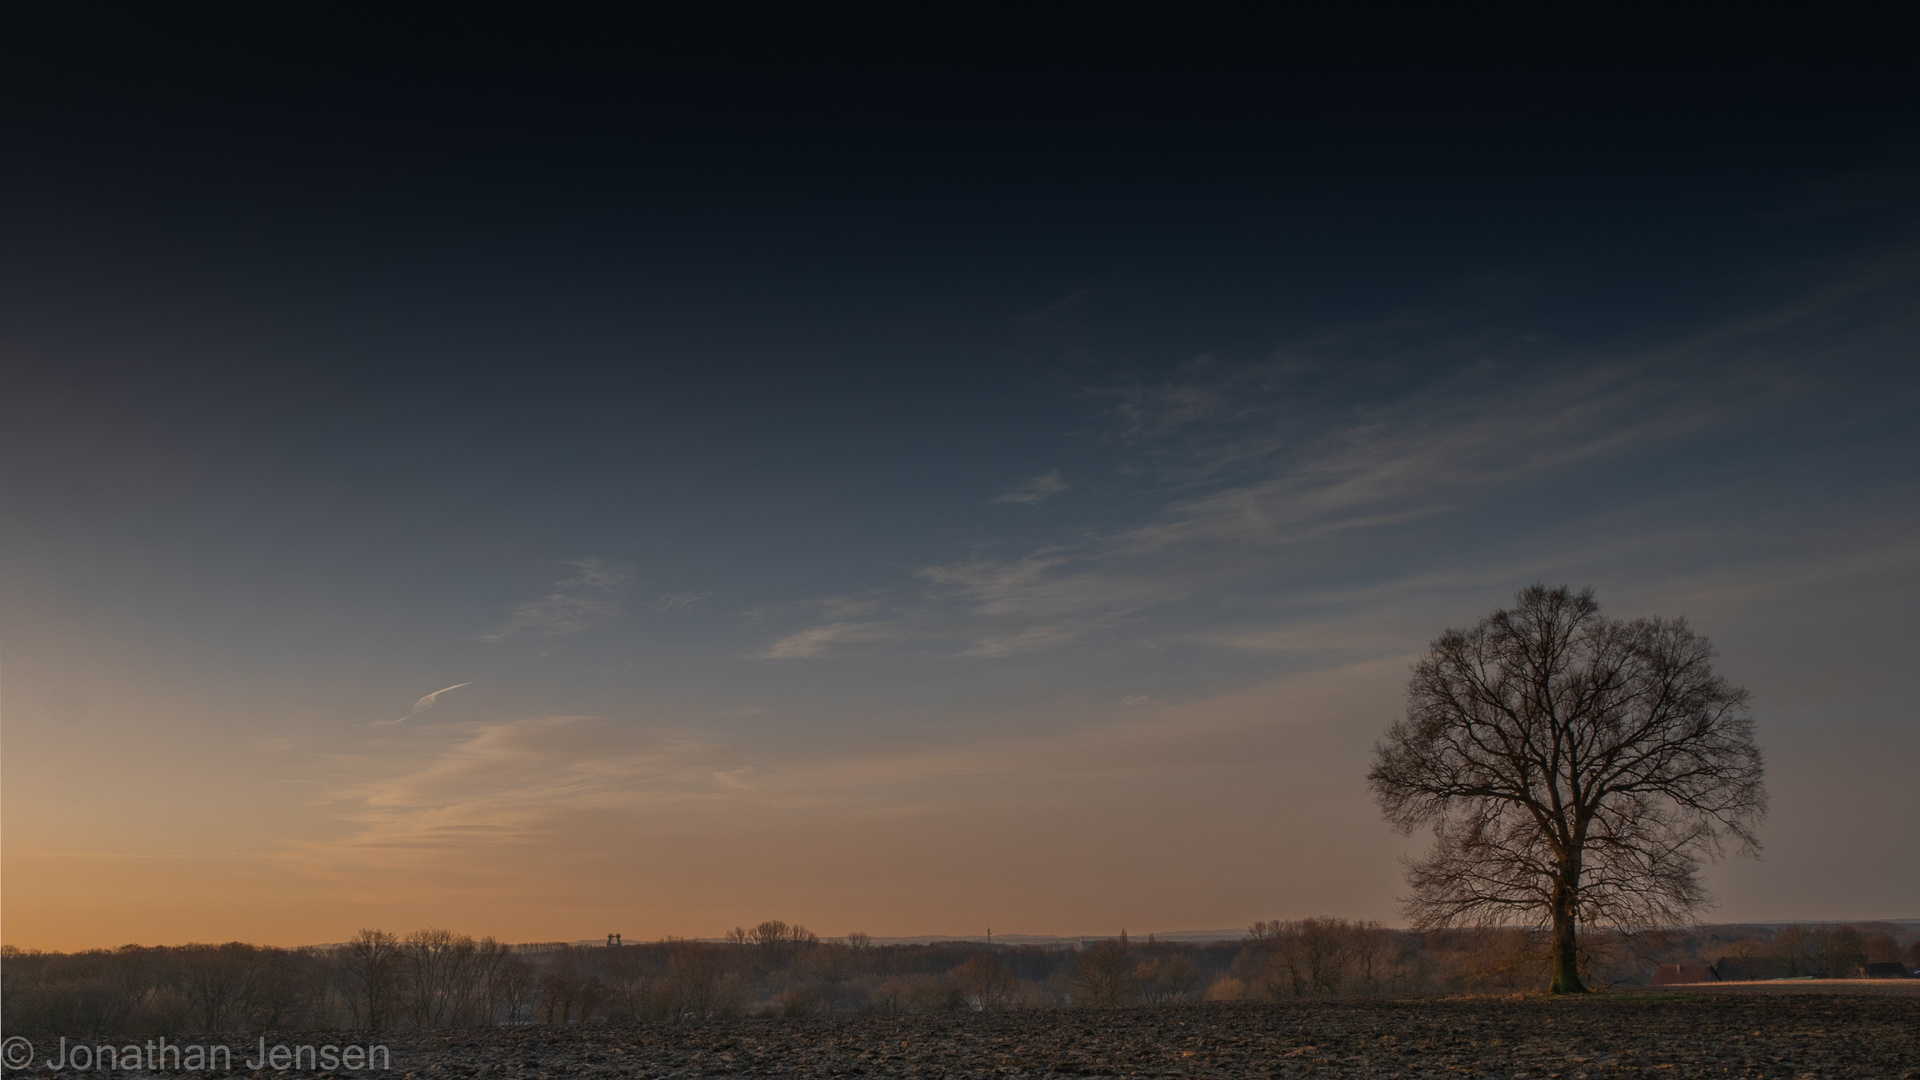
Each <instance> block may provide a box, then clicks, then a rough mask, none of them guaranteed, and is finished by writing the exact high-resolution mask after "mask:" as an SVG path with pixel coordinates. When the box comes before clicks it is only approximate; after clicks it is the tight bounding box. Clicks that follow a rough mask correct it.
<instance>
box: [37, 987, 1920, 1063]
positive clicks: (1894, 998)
mask: <svg viewBox="0 0 1920 1080" xmlns="http://www.w3.org/2000/svg"><path fill="white" fill-rule="evenodd" d="M231 1041H232V1042H233V1043H234V1044H235V1045H236V1046H239V1045H241V1044H242V1042H243V1040H240V1039H237V1038H236V1039H233V1040H231ZM276 1041H280V1042H288V1043H312V1042H316V1041H325V1042H334V1043H344V1042H348V1041H351V1042H355V1043H360V1044H365V1043H366V1042H368V1041H369V1039H368V1035H367V1033H364V1032H361V1033H351V1034H349V1033H333V1034H329V1035H302V1036H298V1037H295V1036H280V1037H275V1036H268V1043H269V1045H271V1044H272V1043H274V1042H276ZM374 1041H379V1042H384V1043H386V1044H387V1045H388V1046H389V1047H391V1049H392V1053H393V1066H394V1070H393V1073H391V1074H387V1075H388V1076H389V1077H392V1076H394V1075H400V1076H403V1077H405V1078H407V1080H466V1078H474V1080H496V1078H497V1080H540V1078H544V1077H563V1076H569V1077H571V1076H583V1077H607V1078H609V1080H612V1078H616V1077H620V1078H624V1077H925V1078H934V1077H952V1078H960V1077H968V1078H972V1077H1043V1076H1046V1077H1069V1076H1071V1077H1150V1076H1174V1077H1267V1076H1275V1077H1305V1076H1313V1077H1381V1078H1384V1077H1448V1078H1453V1077H1500V1078H1512V1080H1522V1078H1536V1077H1537V1078H1547V1077H1562V1078H1566V1080H1576V1078H1580V1077H1640V1076H1644V1077H1653V1078H1671V1077H1788V1078H1804V1077H1823V1078H1824V1077H1873V1078H1876V1080H1920V995H1916V994H1913V993H1910V992H1901V991H1883V990H1880V989H1879V988H1877V987H1876V988H1874V992H1869V993H1832V992H1829V993H1798V994H1785V993H1779V992H1774V991H1766V992H1761V993H1752V992H1742V991H1740V990H1734V991H1727V990H1724V989H1718V990H1716V989H1711V988H1707V987H1702V988H1699V989H1698V990H1695V989H1694V988H1683V989H1682V990H1681V991H1679V992H1673V991H1671V990H1668V991H1665V992H1654V993H1637V994H1618V995H1605V996H1596V997H1594V998H1590V999H1581V1000H1573V1001H1567V1000H1549V999H1544V998H1538V997H1535V998H1510V999H1491V998H1481V999H1419V1000H1394V1001H1383V1000H1377V999H1376V1000H1354V999H1349V1000H1334V1001H1306V1002H1297V1003H1280V1004H1265V1003H1258V1004H1256V1003H1214V1004H1204V1005H1190V1006H1170V1007H1162V1008H1151V1009H1146V1008H1143V1009H1118V1010H1108V1011H1096V1010H1073V1011H1039V1010H1034V1011H1017V1012H1006V1013H964V1014H948V1015H939V1016H893V1017H889V1016H867V1015H862V1016H848V1017H844V1018H841V1017H834V1018H816V1019H799V1020H779V1019H747V1020H734V1021H725V1022H714V1023H704V1024H692V1025H684V1026H673V1025H666V1024H660V1025H644V1026H639V1027H629V1028H618V1027H576V1028H549V1027H524V1028H509V1029H476V1030H463V1031H443V1032H416V1033H396V1034H393V1035H390V1036H386V1037H376V1038H375V1039H374ZM244 1044H245V1045H246V1048H247V1050H248V1051H249V1054H250V1053H251V1050H252V1048H253V1045H254V1040H253V1038H248V1039H246V1040H244ZM236 1060H239V1059H236ZM41 1075H45V1073H44V1072H42V1073H41ZM77 1075H78V1074H76V1076H77ZM252 1075H253V1076H255V1077H259V1078H262V1080H265V1078H267V1077H269V1076H271V1075H272V1074H271V1073H269V1072H268V1071H265V1070H263V1071H261V1072H256V1073H253V1074H252ZM279 1075H280V1076H286V1075H287V1074H285V1073H281V1074H279ZM346 1075H350V1074H342V1076H346Z"/></svg>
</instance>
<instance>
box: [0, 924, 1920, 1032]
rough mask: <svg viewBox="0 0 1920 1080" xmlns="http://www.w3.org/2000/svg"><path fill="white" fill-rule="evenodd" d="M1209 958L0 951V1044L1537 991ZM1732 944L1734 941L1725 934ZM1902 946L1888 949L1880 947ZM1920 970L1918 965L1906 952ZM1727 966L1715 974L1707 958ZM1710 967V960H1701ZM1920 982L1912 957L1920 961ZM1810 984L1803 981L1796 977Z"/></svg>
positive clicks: (1812, 945) (1437, 970) (1634, 942)
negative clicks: (0, 1037)
mask: <svg viewBox="0 0 1920 1080" xmlns="http://www.w3.org/2000/svg"><path fill="white" fill-rule="evenodd" d="M1250 930H1251V932H1250V935H1249V936H1248V937H1247V938H1244V939H1241V940H1237V941H1223V942H1213V943H1192V942H1165V941H1155V940H1154V939H1153V938H1151V937H1149V938H1148V939H1146V940H1145V941H1140V940H1130V939H1128V937H1127V936H1126V935H1125V934H1124V933H1123V934H1121V935H1120V936H1119V937H1116V938H1111V939H1103V940H1089V941H1086V942H1083V943H1074V944H1070V945H1053V946H1036V945H1018V946H1001V945H985V944H980V943H972V942H952V943H942V944H930V945H875V944H872V942H871V940H870V939H869V938H868V937H867V935H865V934H850V935H848V936H847V937H845V938H839V939H832V940H821V939H820V938H819V937H817V936H816V935H814V934H813V933H811V932H809V931H808V930H807V929H806V928H805V927H801V926H793V925H789V924H787V923H785V922H781V921H779V920H770V921H767V922H764V923H761V924H760V925H758V926H756V927H754V928H752V929H751V930H748V929H745V928H741V929H737V930H735V931H734V932H733V933H731V934H729V935H728V936H727V938H726V939H725V940H724V941H720V942H714V941H687V940H673V939H669V940H665V941H658V942H650V943H645V944H626V945H616V946H604V947H602V946H576V945H568V944H536V945H502V944H500V943H498V942H496V941H494V940H492V939H491V938H483V939H480V940H478V941H476V940H474V939H472V938H469V937H465V936H462V935H457V934H453V933H449V932H447V931H444V930H420V931H416V932H414V933H411V934H408V935H406V936H404V937H400V936H396V935H394V934H390V933H386V932H384V931H379V930H363V931H361V932H360V933H359V934H357V935H355V937H354V939H353V940H352V941H350V942H348V943H346V944H344V945H338V946H326V947H307V948H298V949H281V948H272V947H263V946H256V945H247V944H243V943H240V942H231V943H228V944H225V945H180V946H159V947H142V946H138V945H128V946H125V947H122V948H119V949H98V950H91V951H87V952H79V953H42V952H30V951H22V950H19V949H14V948H11V947H8V948H6V949H4V950H3V951H0V1011H3V1013H4V1015H3V1016H0V1019H3V1020H4V1025H5V1028H6V1030H7V1032H8V1033H9V1034H22V1035H28V1036H42V1035H44V1036H58V1035H66V1036H70V1037H75V1038H85V1037H94V1036H102V1037H109V1036H120V1035H129V1036H131V1035H143V1036H146V1035H184V1034H188V1033H196V1032H235V1031H301V1030H321V1029H392V1028H399V1027H422V1028H425V1027H467V1026H485V1025H496V1024H628V1023H639V1022H669V1023H689V1022H698V1021H703V1020H710V1019H714V1018H720V1017H729V1016H740V1015H746V1014H755V1013H757V1014H777V1015H783V1016H809V1015H829V1014H836V1013H845V1012H895V1013H899V1012H945V1011H961V1010H995V1009H1011V1008H1060V1007H1071V1006H1079V1007H1114V1006H1121V1005H1142V1004H1162V1003H1169V1002H1176V1001H1194V1000H1242V999H1252V998H1288V997H1305V996H1328V995H1349V994H1424V993H1462V992H1465V993H1473V992H1489V991H1491V992H1505V991H1514V990H1522V989H1533V988H1536V987H1538V986H1540V985H1541V980H1542V977H1543V971H1544V969H1543V967H1542V965H1541V962H1540V957H1541V941H1540V940H1539V938H1538V937H1537V935H1535V934H1532V933H1529V932H1526V931H1521V930H1444V931H1428V932H1413V931H1406V930H1393V929H1387V928H1385V927H1382V926H1380V925H1378V924H1376V923H1370V922H1349V921H1347V920H1345V919H1333V918H1323V919H1301V920H1294V921H1284V922H1260V923H1255V924H1254V925H1253V926H1252V927H1251V928H1250ZM1722 931H1726V932H1722ZM1889 931H1890V932H1889ZM1899 932H1900V931H1899V930H1898V928H1888V929H1885V930H1883V929H1881V928H1878V927H1871V926H1870V927H1865V928H1853V927H1844V928H1833V927H1827V928H1820V929H1807V928H1804V927H1788V928H1786V929H1784V930H1780V931H1773V932H1769V931H1764V930H1752V929H1742V928H1720V929H1719V930H1712V929H1709V930H1698V931H1690V932H1687V933H1682V934H1668V935H1633V936H1624V935H1622V936H1615V937H1611V938H1608V937H1605V936H1604V935H1594V936H1593V941H1594V945H1593V947H1592V948H1591V949H1590V952H1589V957H1588V963H1589V967H1590V969H1591V973H1592V975H1593V977H1594V979H1595V981H1596V982H1598V983H1600V984H1603V985H1604V984H1607V983H1613V984H1630V983H1644V982H1646V980H1647V976H1648V974H1649V973H1650V972H1651V971H1652V970H1653V968H1654V967H1655V966H1656V965H1657V964H1660V963H1669V962H1676V961H1690V960H1692V961H1697V960H1699V959H1701V958H1702V957H1703V956H1706V954H1708V953H1715V954H1716V955H1741V956H1754V957H1761V956H1765V957H1775V958H1780V959H1781V960H1782V962H1783V963H1788V964H1789V965H1798V966H1797V967H1796V968H1795V970H1794V971H1793V972H1792V973H1793V974H1803V973H1817V971H1824V970H1840V969H1842V968H1844V967H1846V965H1849V964H1855V963H1857V962H1858V961H1859V960H1864V959H1875V958H1879V954H1880V953H1887V952H1889V951H1891V953H1892V955H1893V956H1894V957H1896V958H1898V957H1900V956H1901V949H1900V945H1899V943H1898V942H1897V941H1896V939H1895V936H1894V935H1895V934H1897V933H1899ZM1915 947H1916V948H1920V946H1915ZM1716 950H1717V952H1716ZM1707 959H1712V957H1707ZM1915 960H1916V961H1920V957H1915ZM1803 969H1804V970H1803Z"/></svg>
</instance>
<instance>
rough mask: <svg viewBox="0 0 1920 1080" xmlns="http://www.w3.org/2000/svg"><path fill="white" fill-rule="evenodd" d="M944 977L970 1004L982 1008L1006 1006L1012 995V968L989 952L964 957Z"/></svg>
mask: <svg viewBox="0 0 1920 1080" xmlns="http://www.w3.org/2000/svg"><path fill="white" fill-rule="evenodd" d="M947 977H948V978H949V979H951V980H952V981H953V985H954V986H955V987H956V988H957V989H958V990H959V991H960V993H961V995H962V996H963V997H965V998H966V1000H967V1002H968V1003H969V1004H970V1005H972V1007H974V1008H976V1009H980V1010H982V1011H985V1012H991V1011H993V1010H996V1009H1001V1008H1005V1007H1006V1004H1007V1001H1008V999H1009V998H1011V997H1012V996H1013V986H1014V979H1013V972H1011V971H1008V970H1007V966H1006V965H1005V964H1002V963H1001V962H1000V958H999V957H997V956H995V955H993V954H992V953H990V952H981V953H974V954H973V955H972V956H969V957H967V958H966V959H965V960H962V961H961V962H960V963H959V964H957V965H955V966H954V968H953V970H952V971H950V972H948V973H947Z"/></svg>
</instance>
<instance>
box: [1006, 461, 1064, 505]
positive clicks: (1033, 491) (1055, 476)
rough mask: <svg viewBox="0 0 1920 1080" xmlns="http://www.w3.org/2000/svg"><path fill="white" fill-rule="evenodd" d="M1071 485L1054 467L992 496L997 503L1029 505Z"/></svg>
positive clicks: (1056, 493)
mask: <svg viewBox="0 0 1920 1080" xmlns="http://www.w3.org/2000/svg"><path fill="white" fill-rule="evenodd" d="M1072 486H1073V485H1072V484H1069V483H1067V482H1066V481H1065V480H1063V479H1061V477H1060V470H1059V469H1054V470H1052V471H1051V472H1047V473H1044V474H1042V475H1040V476H1036V477H1034V478H1033V479H1031V480H1029V481H1027V482H1026V483H1024V484H1021V485H1020V486H1019V487H1017V488H1014V489H1013V490H1012V491H1005V492H1001V493H1000V494H999V495H996V496H994V497H993V501H994V502H997V503H1019V504H1022V505H1026V506H1031V505H1033V504H1034V503H1037V502H1039V501H1040V500H1042V499H1045V498H1047V497H1048V496H1050V495H1058V494H1060V493H1061V492H1063V491H1065V490H1067V489H1068V488H1070V487H1072Z"/></svg>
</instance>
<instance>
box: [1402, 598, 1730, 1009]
mask: <svg viewBox="0 0 1920 1080" xmlns="http://www.w3.org/2000/svg"><path fill="white" fill-rule="evenodd" d="M1713 655H1714V654H1713V648H1712V646H1711V645H1710V644H1708V642H1707V640H1706V639H1705V638H1703V637H1700V636H1698V635H1696V634H1695V633H1694V632H1693V631H1692V630H1690V629H1688V628H1687V624H1686V622H1685V620H1682V619H1636V620H1634V621H1632V622H1622V621H1619V620H1616V619H1608V618H1604V617H1602V616H1601V614H1600V605H1599V604H1598V603H1596V602H1595V601H1594V598H1593V591H1592V590H1591V589H1588V590H1583V591H1581V592H1579V593H1574V592H1571V591H1569V590H1568V589H1566V588H1565V587H1561V588H1558V589H1548V588H1547V587H1545V586H1543V585H1533V586H1530V587H1528V588H1527V589H1524V590H1522V591H1521V593H1520V595H1519V597H1518V599H1517V601H1516V603H1515V606H1514V607H1513V608H1512V609H1511V610H1508V609H1501V610H1498V611H1495V612H1494V613H1493V614H1492V615H1490V616H1488V617H1487V618H1485V619H1482V620H1481V621H1480V622H1479V624H1478V625H1476V626H1474V627H1473V628H1471V629H1469V630H1466V631H1460V630H1448V631H1447V632H1446V633H1445V634H1443V635H1441V637H1440V638H1439V639H1438V640H1436V641H1435V642H1434V643H1433V645H1432V647H1431V648H1430V649H1429V651H1428V653H1427V656H1426V657H1425V658H1424V659H1422V660H1421V661H1420V662H1419V664H1417V665H1416V666H1415V668H1414V674H1413V679H1412V681H1411V682H1410V683H1409V684H1408V687H1407V698H1408V702H1407V716H1406V718H1405V719H1404V720H1401V721H1400V722H1398V723H1396V724H1395V725H1394V726H1393V728H1392V729H1391V731H1389V733H1388V735H1387V738H1386V741H1385V742H1384V743H1382V744H1380V745H1379V746H1377V747H1376V748H1375V758H1374V766H1373V769H1372V771H1371V772H1370V773H1369V774H1368V780H1369V781H1370V782H1371V785H1372V788H1373V792H1374V795H1375V796H1376V798H1377V799H1378V800H1379V803H1380V807H1381V809H1382V811H1383V812H1384V813H1385V815H1386V817H1387V819H1388V820H1389V821H1391V822H1392V823H1393V824H1394V825H1396V826H1398V827H1399V828H1400V829H1401V830H1402V831H1403V832H1412V831H1413V830H1414V829H1415V828H1417V827H1419V826H1422V825H1432V826H1433V830H1434V838H1435V844H1434V849H1433V851H1432V853H1431V854H1429V855H1428V856H1427V857H1425V858H1423V859H1421V860H1419V861H1417V862H1414V863H1413V864H1411V867H1410V872H1409V875H1408V877H1409V881H1410V883H1411V885H1412V887H1413V895H1412V898H1411V901H1410V903H1409V905H1408V914H1409V915H1411V916H1412V917H1413V919H1414V921H1415V923H1416V924H1417V925H1420V926H1446V925H1450V924H1453V923H1455V922H1460V921H1466V922H1479V923H1492V924H1499V923H1505V922H1508V921H1511V920H1514V919H1523V920H1529V921H1533V922H1536V923H1537V924H1540V925H1545V926H1548V927H1550V928H1551V959H1552V970H1553V983H1552V988H1553V990H1554V991H1555V992H1582V991H1584V990H1585V989H1586V988H1585V986H1584V984H1583V983H1582V982H1581V979H1580V975H1579V969H1578V959H1577V951H1576V950H1577V944H1576V935H1577V931H1578V927H1579V926H1580V925H1581V924H1582V923H1585V924H1589V925H1591V924H1611V925H1621V926H1652V925H1663V924H1670V923H1674V922H1678V921H1680V920H1681V919H1682V918H1683V917H1684V916H1686V915H1688V914H1689V913H1691V912H1694V911H1695V910H1697V909H1698V908H1700V907H1701V906H1702V905H1703V904H1704V903H1705V902H1706V900H1707V896H1706V893H1705V891H1704V889H1703V888H1702V887H1701V885H1700V882H1699V878H1698V874H1697V871H1698V867H1699V863H1700V861H1701V859H1703V858H1714V857H1717V856H1718V855H1719V854H1720V853H1721V851H1722V850H1723V845H1724V844H1725V843H1726V842H1727V841H1729V840H1731V841H1733V842H1734V843H1736V844H1737V845H1738V847H1739V848H1740V849H1742V850H1743V851H1752V850H1753V849H1755V848H1757V847H1758V841H1757V840H1756V838H1755V836H1754V832H1753V830H1754V827H1755V825H1756V824H1757V823H1758V821H1759V819H1760V818H1761V816H1762V815H1763V814H1764V812H1765V809H1766V794H1765V790H1764V788H1763V786H1762V783H1761V760H1760V750H1759V748H1758V747H1756V746H1755V745H1754V742H1753V721H1752V720H1751V718H1750V717H1749V716H1748V714H1747V710H1746V705H1747V692H1746V691H1745V690H1742V689H1740V688H1738V687H1734V686H1730V685H1728V683H1727V682H1726V680H1725V679H1722V678H1721V677H1720V676H1718V675H1716V674H1714V671H1713V664H1712V660H1713Z"/></svg>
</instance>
